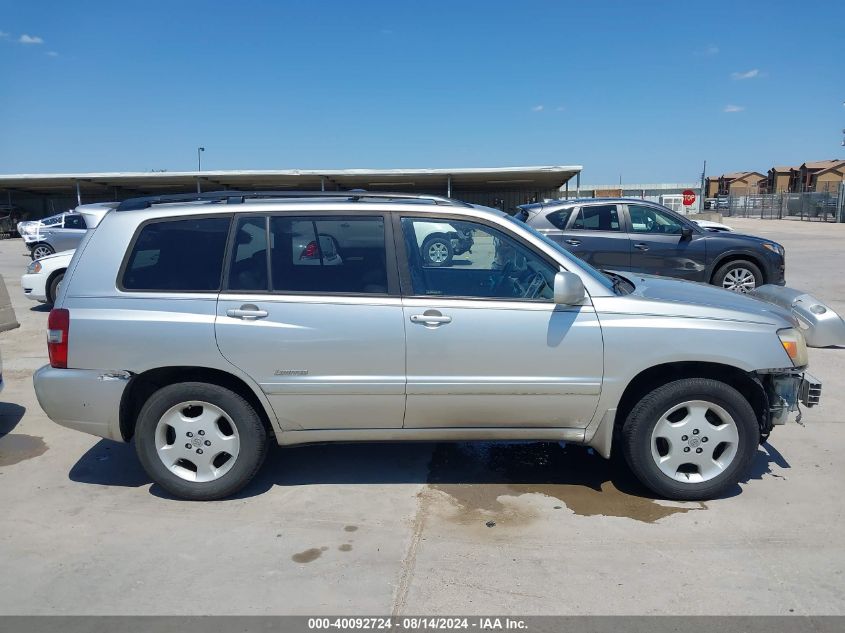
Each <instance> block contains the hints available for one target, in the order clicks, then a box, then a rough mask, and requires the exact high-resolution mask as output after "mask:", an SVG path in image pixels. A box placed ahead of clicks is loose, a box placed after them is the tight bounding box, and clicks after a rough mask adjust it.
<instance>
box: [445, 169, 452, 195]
mask: <svg viewBox="0 0 845 633" xmlns="http://www.w3.org/2000/svg"><path fill="white" fill-rule="evenodd" d="M446 197H447V198H451V197H452V174H449V175H448V176H446Z"/></svg>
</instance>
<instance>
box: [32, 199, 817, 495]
mask: <svg viewBox="0 0 845 633" xmlns="http://www.w3.org/2000/svg"><path fill="white" fill-rule="evenodd" d="M444 226H447V227H450V230H449V231H448V232H449V233H450V234H451V233H454V234H456V235H458V236H460V238H461V239H462V240H465V241H469V240H470V239H471V248H470V249H469V250H467V251H464V252H462V253H460V254H459V253H458V252H457V251H458V250H460V249H453V252H452V254H451V259H450V261H449V265H446V266H444V265H442V264H443V263H444V262H442V261H440V262H438V261H432V258H431V257H430V253H428V252H427V250H426V248H425V246H426V245H429V240H427V239H426V237H427V236H429V235H432V234H434V233H443V227H444ZM450 239H454V237H453V238H450ZM47 341H48V349H49V354H50V365H48V366H45V367H42V368H41V369H39V370H38V372H37V373H36V374H35V377H34V381H35V390H36V393H37V395H38V400H39V402H40V404H41V406H42V408H43V409H44V410H45V411H46V413H47V415H48V416H49V417H50V418H51V419H52V420H54V421H55V422H57V423H58V424H61V425H63V426H67V427H70V428H74V429H78V430H81V431H85V432H87V433H91V434H94V435H98V436H101V437H105V438H109V439H112V440H115V441H122V442H128V441H129V440H130V439H132V438H133V437H134V438H135V445H136V448H137V454H138V458H139V459H140V461H141V463H142V464H143V466H144V468H145V469H146V471H147V473H148V474H149V475H150V477H151V478H152V479H153V480H155V481H156V482H157V483H158V484H160V485H161V486H162V487H163V488H165V489H166V490H168V491H169V492H171V493H172V494H174V495H177V496H179V497H183V498H187V499H217V498H221V497H226V496H228V495H232V494H233V493H235V492H237V491H238V490H239V489H241V488H242V487H243V486H245V485H246V484H247V483H248V482H249V481H250V480H251V479H252V478H253V476H254V475H255V474H256V472H257V471H258V469H259V467H260V466H261V464H262V462H263V460H264V457H265V454H266V452H267V445H268V443H269V442H270V440H275V441H276V442H278V443H279V444H286V445H287V444H301V443H308V442H326V441H331V442H341V441H342V442H346V441H401V440H409V441H410V440H425V441H432V440H433V441H453V440H549V441H565V442H573V443H579V444H587V445H589V446H591V447H593V448H594V449H595V450H596V451H597V452H598V453H600V454H601V455H602V456H604V457H609V456H610V453H611V449H612V448H616V447H618V449H619V450H620V451H621V452H622V453H623V454H624V455H625V458H626V459H627V461H628V463H629V464H630V466H631V469H632V470H633V472H634V473H635V474H636V476H637V477H638V478H639V479H641V480H642V482H643V483H644V484H645V485H647V486H648V487H649V488H650V489H651V490H652V491H653V492H654V493H655V494H657V495H659V496H661V497H666V498H672V499H705V498H708V497H712V496H714V495H718V494H720V493H721V492H723V491H725V489H726V488H728V487H730V486H734V485H735V484H736V483H737V482H738V481H740V480H741V479H742V477H743V476H744V473H745V471H746V469H747V468H748V466H749V464H750V462H751V460H752V458H753V456H754V454H755V452H756V446H757V445H758V443H760V442H761V441H763V440H765V439H766V438H767V437H768V435H769V433H770V432H771V430H772V427H773V425H777V424H784V423H785V422H786V420H787V417H788V415H789V413H790V412H791V411H795V410H796V409H797V408H798V405H799V402H803V403H804V404H805V405H806V406H808V407H809V406H812V405H814V404H815V403H816V402H818V399H819V393H820V388H821V386H820V384H819V383H818V382H817V381H815V380H814V379H813V378H811V377H810V376H809V375H808V374H806V373H805V371H804V370H805V368H806V366H807V350H806V346H805V343H804V339H803V337H802V334H801V333H800V331H799V330H798V329H797V327H796V324H795V323H794V322H793V320H792V317H791V315H790V314H789V313H788V312H786V311H783V310H781V309H780V308H778V307H777V306H774V305H772V304H768V303H764V302H762V301H759V300H757V299H753V298H750V297H747V296H741V295H737V294H735V293H731V292H727V291H725V290H722V289H720V288H715V287H712V286H705V285H701V284H697V283H691V282H683V281H676V280H671V279H665V278H657V277H647V276H643V275H638V274H632V273H626V274H624V275H620V274H615V273H607V274H605V273H600V272H598V271H597V270H595V269H593V268H591V267H590V266H589V264H587V263H585V262H583V261H581V260H579V259H577V258H576V257H574V256H572V255H571V254H569V253H568V252H567V251H566V250H564V249H563V248H561V247H560V246H558V245H557V244H555V243H554V242H552V241H551V240H549V239H547V238H546V237H544V236H543V235H541V234H540V233H538V232H537V231H535V230H533V229H532V228H530V227H528V226H526V225H525V224H523V223H521V222H519V221H518V220H515V219H513V218H509V217H508V216H506V215H505V214H503V213H501V212H499V211H497V210H495V209H487V208H482V207H476V206H472V205H468V204H464V203H460V202H457V201H453V200H448V199H441V198H434V197H418V196H408V195H402V194H370V193H353V192H346V193H341V192H335V193H332V194H322V195H321V194H317V193H307V194H306V193H302V194H293V193H287V194H268V193H262V194H259V193H243V192H240V193H238V192H219V193H213V194H202V195H188V196H182V197H180V196H170V197H161V198H146V199H135V200H130V201H127V202H124V203H122V204H121V205H120V207H118V208H117V209H116V210H114V211H111V212H109V213H108V214H107V215H106V217H105V218H104V219H103V221H102V222H101V224H100V226H99V228H97V229H96V230H95V231H90V232H89V233H88V235H87V236H86V237H85V239H84V241H83V242H82V244H81V245H80V246H79V248H78V249H77V251H76V254H75V256H74V258H73V260H72V261H71V263H70V266H69V267H68V270H67V273H66V275H65V280H64V283H63V285H62V288H61V291H60V293H59V297H58V300H57V301H56V308H55V309H54V310H53V311H52V312H51V313H50V316H49V330H48V334H47Z"/></svg>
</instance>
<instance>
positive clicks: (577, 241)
mask: <svg viewBox="0 0 845 633" xmlns="http://www.w3.org/2000/svg"><path fill="white" fill-rule="evenodd" d="M563 241H564V242H566V243H567V244H570V245H572V246H578V245H579V244H580V243H581V240H574V239H569V240H563Z"/></svg>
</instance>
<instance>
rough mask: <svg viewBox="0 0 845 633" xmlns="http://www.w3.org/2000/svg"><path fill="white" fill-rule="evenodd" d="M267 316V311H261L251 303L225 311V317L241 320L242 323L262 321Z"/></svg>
mask: <svg viewBox="0 0 845 633" xmlns="http://www.w3.org/2000/svg"><path fill="white" fill-rule="evenodd" d="M267 314H268V312H267V310H262V309H261V308H259V307H258V306H256V305H253V304H251V303H246V304H244V305H242V306H241V307H240V308H230V309H229V310H226V316H230V317H232V318H233V319H243V320H244V321H255V320H256V319H263V318H264V317H266V316H267Z"/></svg>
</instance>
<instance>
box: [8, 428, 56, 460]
mask: <svg viewBox="0 0 845 633" xmlns="http://www.w3.org/2000/svg"><path fill="white" fill-rule="evenodd" d="M46 452H47V445H46V444H45V443H44V440H43V439H42V438H40V437H35V436H32V435H23V434H20V433H9V434H8V435H0V467H3V466H12V465H13V464H18V463H20V462H23V461H26V460H27V459H32V458H33V457H38V456H39V455H43V454H44V453H46Z"/></svg>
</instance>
